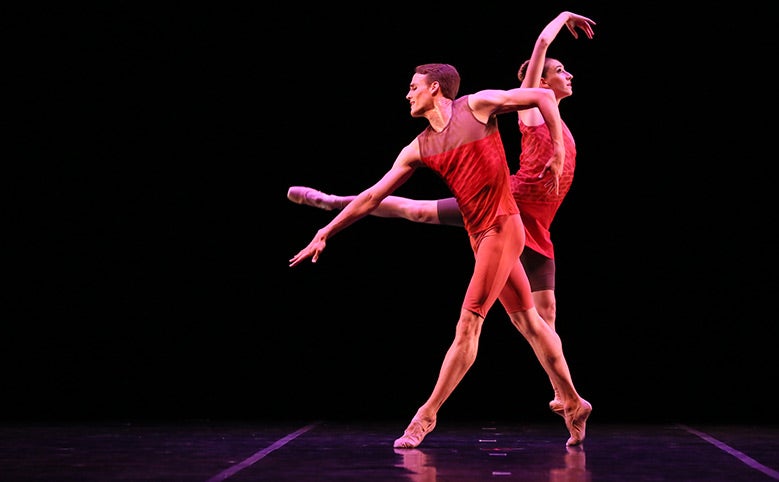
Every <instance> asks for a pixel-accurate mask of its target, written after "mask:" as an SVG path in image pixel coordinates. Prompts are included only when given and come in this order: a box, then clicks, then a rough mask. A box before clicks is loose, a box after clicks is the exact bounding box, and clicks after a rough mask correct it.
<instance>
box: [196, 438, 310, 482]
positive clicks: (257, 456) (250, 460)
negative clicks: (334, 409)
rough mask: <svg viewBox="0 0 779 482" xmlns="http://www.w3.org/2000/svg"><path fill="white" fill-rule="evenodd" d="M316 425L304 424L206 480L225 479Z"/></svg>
mask: <svg viewBox="0 0 779 482" xmlns="http://www.w3.org/2000/svg"><path fill="white" fill-rule="evenodd" d="M316 426H317V424H316V423H312V424H311V425H306V426H305V427H303V428H301V429H300V430H296V431H294V432H292V433H291V434H289V435H287V436H286V437H284V438H282V439H279V440H277V441H276V442H274V443H273V444H272V445H270V446H269V447H267V448H264V449H262V450H260V451H259V452H257V453H255V454H254V455H252V456H251V457H249V458H248V459H246V460H244V461H243V462H240V463H237V464H235V465H233V466H232V467H230V468H229V469H227V470H225V471H223V472H220V473H218V474H216V475H215V476H213V477H211V478H210V479H208V481H207V482H218V481H220V480H225V479H227V478H228V477H231V476H233V475H235V474H236V473H237V472H239V471H241V470H243V469H245V468H246V467H249V466H250V465H252V464H254V463H256V462H257V461H259V460H262V459H263V458H264V457H265V456H266V455H268V454H269V453H271V452H273V451H274V450H277V449H280V448H281V447H283V446H284V445H286V444H287V443H288V442H291V441H293V440H295V439H296V438H298V437H300V436H301V435H303V434H304V433H306V432H308V431H309V430H311V429H312V428H314V427H316Z"/></svg>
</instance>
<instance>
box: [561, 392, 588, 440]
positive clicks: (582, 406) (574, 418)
mask: <svg viewBox="0 0 779 482" xmlns="http://www.w3.org/2000/svg"><path fill="white" fill-rule="evenodd" d="M580 402H581V403H579V405H578V406H577V407H576V408H574V409H571V410H566V411H565V415H564V416H565V426H566V427H568V432H570V434H571V437H570V438H569V439H568V441H567V442H566V443H565V445H567V446H571V445H579V444H580V443H582V442H583V441H584V436H585V431H586V429H587V418H588V417H589V416H590V413H591V412H592V405H590V402H588V401H587V400H585V399H583V398H582V399H580Z"/></svg>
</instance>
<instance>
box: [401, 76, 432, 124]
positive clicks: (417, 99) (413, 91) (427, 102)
mask: <svg viewBox="0 0 779 482" xmlns="http://www.w3.org/2000/svg"><path fill="white" fill-rule="evenodd" d="M430 91H431V85H430V84H429V83H428V82H427V76H426V75H423V74H414V76H413V77H411V84H409V86H408V94H406V99H408V101H409V103H410V104H411V117H422V116H424V114H425V112H426V111H427V110H428V109H429V108H430V107H431V106H432V105H433V95H432V94H431V92H430Z"/></svg>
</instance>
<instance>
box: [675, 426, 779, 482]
mask: <svg viewBox="0 0 779 482" xmlns="http://www.w3.org/2000/svg"><path fill="white" fill-rule="evenodd" d="M679 426H680V427H681V428H683V429H684V430H687V431H688V432H690V433H691V434H694V435H697V436H698V437H700V438H702V439H703V440H705V441H707V442H709V443H710V444H712V445H714V446H715V447H717V448H718V449H720V450H722V451H723V452H725V453H728V454H730V455H732V456H734V457H736V458H737V459H739V460H740V461H742V462H744V463H745V464H746V465H748V466H749V467H752V468H753V469H755V470H759V471H760V472H762V473H764V474H766V475H767V476H769V477H771V478H772V479H774V480H779V471H776V470H774V469H772V468H771V467H766V466H765V465H763V464H761V463H760V462H758V461H757V460H755V459H753V458H752V457H750V456H748V455H747V454H745V453H743V452H740V451H738V450H736V449H734V448H733V447H731V446H729V445H727V444H725V443H722V442H720V441H719V440H717V439H715V438H714V437H712V436H711V435H709V434H706V433H703V432H699V431H698V430H695V429H694V428H690V427H687V426H685V425H679Z"/></svg>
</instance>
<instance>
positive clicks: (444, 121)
mask: <svg viewBox="0 0 779 482" xmlns="http://www.w3.org/2000/svg"><path fill="white" fill-rule="evenodd" d="M425 117H427V121H428V122H429V123H430V127H432V128H433V130H434V131H436V132H441V131H442V130H444V128H445V127H446V126H447V125H448V124H449V121H450V120H451V119H452V100H451V99H447V98H445V97H441V98H440V99H437V100H436V101H435V107H434V108H433V109H431V110H430V111H428V112H427V113H426V114H425Z"/></svg>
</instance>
